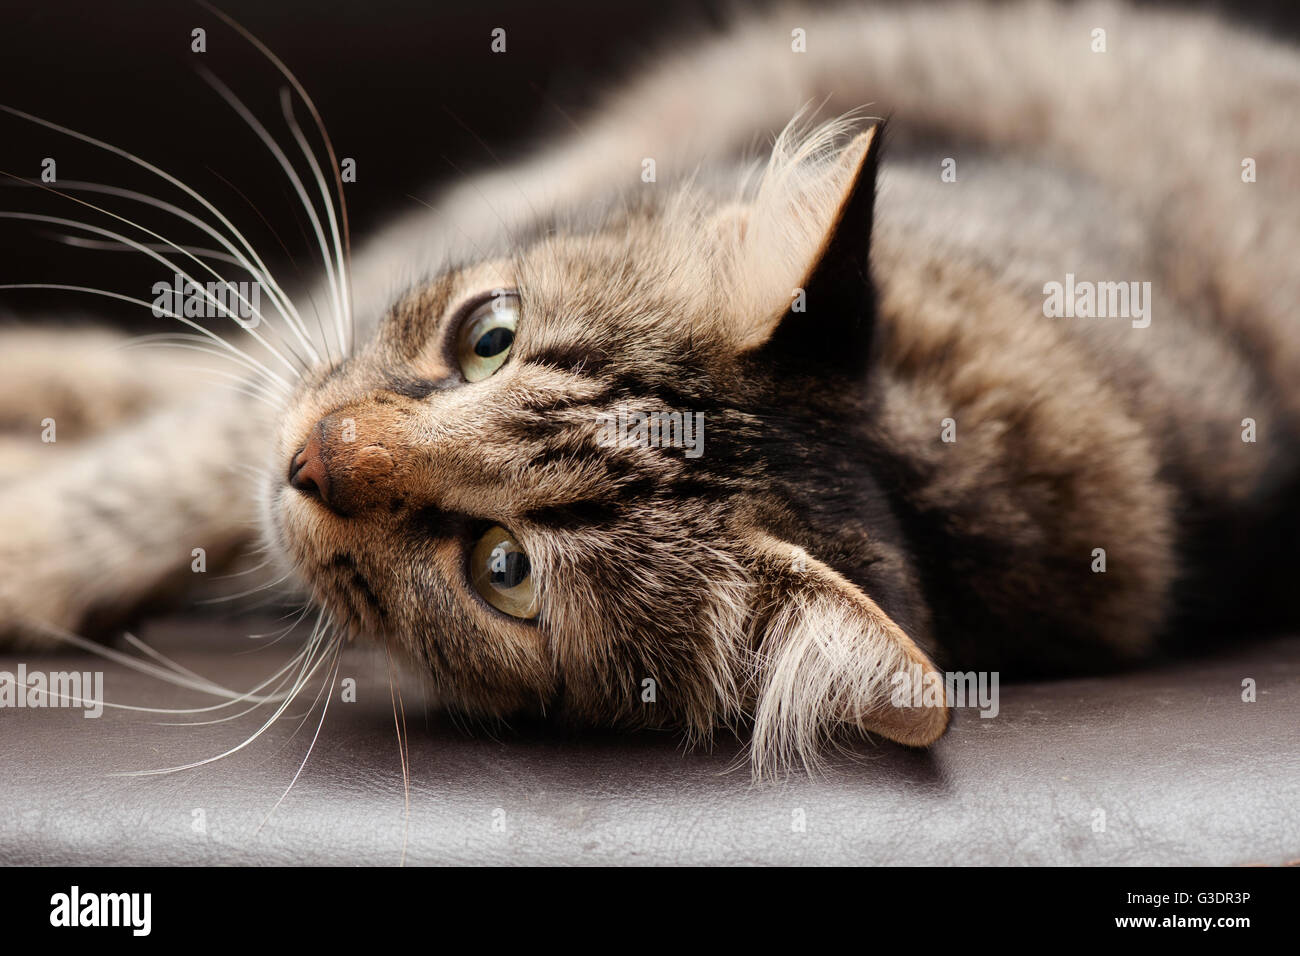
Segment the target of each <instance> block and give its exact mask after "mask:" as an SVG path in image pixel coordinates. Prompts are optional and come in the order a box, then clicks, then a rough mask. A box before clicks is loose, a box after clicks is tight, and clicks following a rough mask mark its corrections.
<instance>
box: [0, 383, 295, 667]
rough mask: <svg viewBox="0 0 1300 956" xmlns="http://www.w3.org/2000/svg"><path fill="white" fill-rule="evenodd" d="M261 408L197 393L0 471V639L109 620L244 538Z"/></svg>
mask: <svg viewBox="0 0 1300 956" xmlns="http://www.w3.org/2000/svg"><path fill="white" fill-rule="evenodd" d="M269 413H270V409H269V408H268V407H267V406H266V405H265V404H263V403H261V402H259V401H257V400H254V399H252V398H248V397H245V396H243V395H240V394H238V393H234V392H230V391H228V390H225V389H213V390H209V391H207V392H201V393H199V394H197V395H192V396H190V397H189V398H187V399H185V400H182V401H179V402H176V403H175V404H173V405H171V406H170V407H162V408H159V409H156V410H154V411H152V412H148V413H146V414H145V415H143V417H140V418H138V419H136V420H134V421H132V422H130V423H128V424H126V425H125V426H122V427H119V428H116V429H110V430H108V431H106V432H103V433H101V434H99V435H98V436H96V437H93V438H90V439H89V440H87V441H85V442H83V443H80V444H77V445H74V446H73V447H70V448H68V449H66V450H64V451H62V452H60V453H59V455H58V457H57V459H53V460H51V461H50V462H48V463H46V464H44V465H42V466H41V467H38V468H37V469H35V470H34V471H27V472H25V473H22V474H19V475H17V476H14V477H11V478H10V479H9V480H7V481H4V482H0V516H3V518H2V519H0V520H3V526H4V527H3V532H2V533H0V640H5V641H6V642H15V641H16V642H19V643H26V644H32V643H47V642H49V641H50V640H52V637H51V634H52V632H53V631H57V630H59V629H65V630H70V631H74V632H78V633H85V632H86V631H88V630H89V631H92V632H99V631H102V630H105V629H107V628H111V627H115V626H118V625H120V624H122V623H124V622H126V621H128V620H129V619H130V618H131V617H133V616H134V615H136V614H138V613H139V612H140V611H142V610H143V609H146V608H148V607H150V606H153V605H155V604H156V603H158V602H160V601H163V600H164V599H166V598H168V597H172V596H175V595H177V594H179V593H181V592H183V591H185V590H186V589H187V587H188V586H189V585H192V584H194V583H195V581H196V579H198V578H199V577H201V576H202V575H204V574H206V573H207V572H209V571H211V570H215V569H217V568H218V567H219V566H220V564H221V562H222V561H223V560H224V559H226V558H228V557H229V556H231V555H232V554H234V553H236V552H238V551H239V550H240V549H241V547H242V546H244V545H247V544H248V543H249V541H250V539H251V538H252V537H253V535H254V523H255V519H256V508H257V505H256V502H257V500H258V498H259V492H258V489H259V485H260V486H261V487H262V488H265V487H267V486H266V481H267V479H266V478H262V477H260V476H259V475H258V474H257V471H258V469H260V468H261V467H262V466H264V465H266V449H267V447H268V445H269V438H270V435H271V428H272V424H271V421H270V416H269ZM33 440H37V441H38V440H39V439H38V438H34V439H33Z"/></svg>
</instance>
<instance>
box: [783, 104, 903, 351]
mask: <svg viewBox="0 0 1300 956" xmlns="http://www.w3.org/2000/svg"><path fill="white" fill-rule="evenodd" d="M882 129H883V124H879V123H878V124H876V125H875V126H873V127H871V129H869V130H867V131H866V132H864V133H860V134H859V135H858V136H857V137H856V138H855V139H854V140H853V141H852V142H851V143H850V144H849V145H848V146H847V147H846V148H845V149H844V150H843V152H842V153H841V154H840V159H839V166H838V167H837V168H836V169H835V170H834V171H833V174H834V176H835V180H834V181H835V182H836V188H837V194H838V199H837V201H836V202H835V203H834V204H833V205H832V206H831V213H830V216H829V219H828V220H827V222H826V224H825V231H824V233H823V234H822V237H821V242H820V244H819V245H818V246H817V249H816V252H815V253H814V255H813V259H812V262H811V264H810V265H809V266H808V268H807V271H806V272H805V274H804V278H803V280H802V282H801V283H800V285H799V286H798V288H796V289H794V290H792V292H791V293H790V299H789V306H788V308H786V310H785V313H784V315H782V316H781V317H780V318H779V319H778V320H777V322H776V325H775V327H774V329H773V331H772V334H771V336H770V337H769V338H768V340H767V342H766V343H765V344H764V345H763V346H762V348H761V349H760V350H759V351H760V352H761V354H762V356H763V358H764V359H766V360H768V361H771V362H774V363H776V364H787V363H788V364H797V365H802V366H805V367H807V368H810V369H813V370H816V371H819V372H825V371H827V370H828V369H831V368H837V369H839V370H841V371H843V372H846V373H848V374H859V373H861V372H862V371H863V370H864V369H865V367H866V365H867V360H868V356H869V352H870V348H871V338H872V333H873V331H874V329H875V295H874V293H873V290H872V286H871V275H870V270H869V268H868V251H869V249H870V245H871V224H872V216H873V212H874V207H875V200H876V172H877V169H878V167H879V158H880V141H881V130H882Z"/></svg>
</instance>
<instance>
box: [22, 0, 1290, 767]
mask: <svg viewBox="0 0 1300 956" xmlns="http://www.w3.org/2000/svg"><path fill="white" fill-rule="evenodd" d="M1099 31H1100V32H1099ZM808 104H815V105H816V107H815V108H819V109H820V110H822V111H823V112H822V113H821V115H822V116H839V117H842V118H841V119H838V120H835V121H832V122H829V123H825V122H823V123H822V124H821V125H813V124H811V123H810V122H806V121H799V122H795V123H791V122H790V121H791V119H792V117H798V116H804V117H806V116H807V115H808V114H807V113H806V112H802V113H801V111H803V110H804V109H805V108H806V107H807V106H808ZM864 110H865V111H871V112H872V113H875V114H881V115H886V116H888V122H887V124H885V123H882V122H879V121H875V120H869V119H866V118H865V114H864V113H863V112H861V111H864ZM854 111H859V112H854ZM578 125H579V126H580V128H581V132H580V133H578V134H575V135H570V136H568V137H567V138H562V139H559V140H557V141H553V142H549V143H546V144H543V145H541V146H540V147H539V149H538V150H537V152H536V153H535V154H534V155H533V156H532V157H531V158H528V159H525V160H523V161H522V162H518V163H516V164H513V165H510V166H507V167H504V168H498V169H495V170H494V171H491V172H487V173H485V174H482V175H480V176H477V177H475V178H473V179H470V180H468V181H466V182H463V183H460V184H458V185H457V186H456V187H455V188H452V189H451V190H450V191H448V192H446V193H445V194H443V195H442V196H441V197H439V198H438V199H437V200H436V201H435V202H434V203H433V204H432V208H431V211H429V210H424V211H421V212H418V213H415V214H412V215H410V216H409V217H407V218H406V219H404V220H402V221H399V222H397V223H395V224H394V225H393V226H391V227H390V228H389V229H388V230H386V231H384V232H383V233H382V234H380V235H378V236H375V237H372V238H371V239H370V241H369V242H368V244H367V245H366V246H365V247H364V248H363V249H362V250H361V251H360V252H359V254H358V255H357V257H356V258H355V260H354V261H352V262H351V264H350V268H348V264H347V263H346V262H345V261H344V257H343V256H341V255H335V248H333V247H332V244H329V243H323V244H322V248H323V249H325V250H326V252H327V255H326V256H325V261H326V264H327V278H326V280H325V283H324V285H323V287H322V291H320V292H319V293H318V294H317V295H316V298H317V299H318V300H322V301H332V302H333V303H334V310H335V311H334V317H335V325H334V326H333V327H332V328H329V327H327V330H326V331H317V332H315V334H314V335H313V334H311V333H310V332H307V330H306V328H305V326H302V327H301V328H300V327H299V326H298V325H296V324H295V323H294V321H293V314H292V308H291V301H290V300H289V298H288V297H287V296H284V297H283V299H281V298H280V297H278V296H276V295H274V294H273V293H274V292H275V290H276V289H277V288H278V287H276V286H274V285H273V284H272V283H271V282H270V277H269V276H266V275H265V274H258V273H257V271H256V266H255V264H254V265H251V266H250V269H252V271H253V273H254V277H255V278H257V279H259V281H262V282H263V284H264V285H265V286H266V288H267V290H268V291H267V292H265V293H264V294H263V296H262V301H263V305H264V311H265V312H266V314H267V316H268V321H267V322H266V323H265V324H264V325H262V326H261V327H260V329H251V330H245V329H242V328H241V327H239V326H237V325H235V324H234V323H232V322H230V321H228V320H227V319H214V320H211V321H209V322H208V325H209V326H210V327H211V328H214V329H217V330H218V331H219V332H220V335H221V337H222V338H223V339H224V340H226V341H229V342H231V343H234V344H235V345H237V346H238V347H239V349H240V353H239V355H238V356H235V357H234V359H235V360H236V361H238V362H243V363H245V364H246V365H251V366H252V369H251V370H250V371H249V372H248V377H247V379H246V381H245V382H244V384H243V385H241V387H240V388H239V390H238V391H237V392H236V393H235V394H233V395H232V394H231V393H230V392H229V391H225V390H220V389H207V388H203V387H200V386H198V385H195V384H192V383H191V382H190V379H191V378H192V376H185V377H184V380H182V376H179V375H177V374H176V373H175V372H174V371H171V372H169V371H168V370H167V368H166V365H165V363H162V362H159V363H157V364H153V365H148V366H143V367H144V368H147V369H148V372H147V377H146V378H145V380H144V381H143V384H142V373H141V368H142V366H140V365H138V364H134V363H131V362H126V361H125V360H122V359H120V358H115V359H112V360H111V361H110V360H107V359H103V358H101V357H100V356H101V355H103V354H104V352H103V349H102V348H99V347H97V346H96V343H95V342H94V341H92V340H91V339H87V338H86V337H85V335H84V334H82V333H65V334H63V335H62V336H59V335H56V334H54V333H38V332H32V331H25V332H17V331H10V332H8V333H6V337H5V338H4V340H3V341H4V346H3V360H2V364H3V368H2V369H0V408H3V409H4V420H5V422H6V423H7V424H8V425H10V426H11V434H10V437H9V438H7V439H6V441H7V444H6V445H5V446H4V447H5V448H6V449H8V454H9V455H10V456H11V457H10V458H9V459H8V465H7V467H6V471H5V477H4V479H3V482H2V483H0V512H2V513H3V514H4V516H5V517H4V533H3V538H2V539H0V628H2V629H3V630H4V631H5V632H6V634H8V635H9V637H10V638H11V639H13V640H19V641H29V642H30V641H33V640H36V641H39V640H49V639H51V638H53V637H55V636H57V635H59V634H63V633H65V632H80V633H85V632H86V631H88V630H90V629H102V628H106V627H111V626H113V625H116V624H120V623H121V622H122V621H125V620H127V619H129V618H130V617H131V616H134V615H137V614H139V613H141V612H142V611H143V610H146V609H148V608H150V607H154V606H156V605H157V603H158V602H159V601H160V600H161V599H163V598H164V597H166V596H167V595H169V594H174V593H175V592H176V590H177V589H178V588H182V587H184V585H185V583H186V582H187V581H189V580H192V579H193V578H194V575H193V574H191V573H190V565H191V554H192V549H193V548H195V547H203V548H204V549H205V550H206V553H207V555H208V556H209V561H211V562H216V561H217V560H218V559H219V558H222V557H230V556H234V555H236V554H238V553H240V552H241V550H247V549H248V548H250V547H256V546H257V545H258V544H259V543H260V544H262V545H264V546H266V547H267V548H269V549H270V552H271V553H272V554H273V555H274V556H275V558H276V560H277V561H279V562H281V563H282V565H283V568H284V572H285V573H288V572H292V574H293V576H294V579H295V580H296V581H298V582H299V583H300V585H301V586H302V587H303V588H304V589H305V590H306V591H307V592H308V593H309V594H310V595H311V597H312V599H313V600H314V601H315V602H316V604H317V605H318V606H319V607H320V608H321V611H322V621H323V625H322V626H325V627H329V628H332V629H333V632H337V633H338V634H339V635H345V636H348V637H352V636H356V637H363V638H365V639H369V640H373V641H376V642H381V643H382V644H383V645H385V646H387V647H388V648H389V649H390V650H391V651H393V652H398V653H400V655H401V656H402V657H403V658H404V659H406V660H407V661H408V662H410V663H411V664H413V665H414V666H415V667H416V668H418V669H420V670H421V671H423V672H424V673H425V674H427V676H428V680H429V682H430V683H431V685H432V688H433V689H434V691H435V693H436V697H437V699H438V700H439V701H440V702H441V703H442V704H443V705H444V706H446V707H448V708H452V709H455V710H458V711H461V712H465V713H468V714H473V715H479V716H508V715H515V714H532V715H540V716H544V717H546V718H548V719H555V720H559V721H564V722H573V723H578V724H595V725H608V726H619V727H633V726H669V727H677V728H681V729H682V730H683V731H684V732H685V733H686V735H687V736H688V737H689V738H691V739H695V740H699V739H703V738H707V737H708V735H709V734H710V733H711V732H713V731H714V730H715V729H716V728H719V727H724V726H733V727H737V728H741V729H743V730H744V732H746V733H748V734H749V735H750V738H751V740H752V748H751V750H752V754H753V763H754V767H755V769H756V771H758V772H760V773H763V772H767V771H769V770H776V769H780V768H783V767H788V766H790V765H791V764H792V763H793V764H797V763H800V762H807V763H811V762H814V761H815V760H816V759H817V755H818V753H819V752H822V750H823V749H824V747H825V745H826V744H827V743H829V742H831V741H834V740H843V739H845V738H846V737H847V738H852V737H853V736H854V735H857V734H863V733H866V734H876V735H880V736H883V737H886V738H889V739H892V740H895V741H899V742H901V743H904V744H909V745H926V744H930V743H931V742H933V741H934V740H936V739H937V738H938V737H939V736H940V735H941V734H942V733H943V732H944V729H945V727H946V726H947V724H948V720H949V710H948V708H947V707H946V706H943V705H942V704H940V705H938V706H920V707H917V706H902V705H900V703H899V702H898V701H897V700H896V699H894V698H893V697H892V695H891V688H892V687H894V686H895V685H896V680H895V675H898V674H900V673H904V672H906V673H915V674H926V675H929V674H936V675H937V674H939V673H940V672H939V671H938V668H940V667H943V668H946V669H950V670H952V669H957V670H960V669H979V670H985V671H1000V672H1002V674H1003V676H1004V678H1005V677H1014V676H1018V675H1025V674H1030V673H1046V672H1062V671H1078V670H1080V669H1096V668H1098V667H1107V666H1114V665H1123V664H1125V663H1127V662H1132V661H1136V660H1139V659H1142V658H1143V657H1145V656H1149V655H1151V654H1153V653H1156V652H1157V651H1159V650H1161V649H1162V648H1164V647H1168V646H1171V645H1178V644H1181V643H1183V642H1185V641H1187V640H1191V639H1192V638H1193V637H1194V636H1203V635H1208V636H1210V637H1211V638H1213V639H1217V640H1221V641H1222V640H1231V639H1235V638H1236V637H1238V636H1240V635H1242V634H1245V633H1246V632H1247V631H1249V630H1251V629H1253V628H1258V627H1265V626H1269V625H1270V624H1274V623H1276V622H1277V621H1280V620H1284V619H1286V618H1287V615H1288V612H1289V611H1290V609H1291V607H1292V603H1291V601H1290V595H1289V594H1288V593H1287V589H1288V588H1289V586H1290V580H1291V577H1292V576H1293V575H1294V574H1295V572H1296V571H1297V569H1298V568H1300V560H1297V559H1298V558H1300V548H1297V545H1296V532H1297V530H1300V320H1297V318H1296V316H1295V314H1294V313H1295V309H1296V303H1297V302H1300V266H1298V265H1297V238H1300V56H1297V54H1296V51H1295V50H1294V49H1292V48H1291V47H1289V46H1286V45H1284V44H1282V43H1279V42H1275V41H1271V40H1269V39H1266V38H1263V37H1260V36H1256V35H1252V34H1250V33H1247V32H1244V31H1239V30H1237V29H1234V28H1230V27H1228V26H1225V25H1223V24H1221V23H1219V22H1216V21H1215V20H1213V19H1211V18H1207V17H1201V16H1186V15H1176V14H1171V13H1165V12H1152V11H1139V10H1134V9H1131V8H1129V7H1127V6H1125V5H1120V4H1111V3H1088V4H1080V5H1073V6H1066V7H1061V6H1056V5H1047V4H1040V3H1012V4H1005V5H998V6H985V5H980V4H971V3H960V2H958V3H944V4H938V5H919V4H907V5H901V6H885V5H881V6H878V7H876V6H874V5H873V6H872V7H870V8H864V5H855V6H853V7H852V8H849V9H844V10H839V11H829V12H827V11H822V12H809V11H803V10H780V11H776V12H769V13H766V14H764V15H762V16H760V17H757V18H752V19H746V20H743V21H742V22H740V23H738V24H736V25H734V26H733V27H732V28H730V29H729V30H727V31H725V32H724V33H723V35H721V36H717V37H712V38H708V39H705V40H698V39H697V40H694V41H692V42H691V43H689V44H687V45H686V46H684V47H682V48H679V49H678V50H677V51H675V52H671V53H669V54H668V55H666V56H664V57H663V58H661V59H660V60H659V61H658V62H657V63H656V64H655V65H654V66H653V68H651V69H650V70H649V71H648V72H646V73H645V74H644V75H642V76H640V78H637V79H634V80H633V81H632V82H630V84H629V85H626V86H624V87H623V88H622V89H621V90H619V91H618V92H617V93H616V94H615V95H613V96H612V97H610V98H608V99H607V100H606V101H605V103H604V105H603V106H602V107H601V108H599V109H597V110H595V111H594V112H593V113H592V115H590V116H588V117H586V118H585V120H583V121H582V122H580V123H579V124H578ZM886 125H887V127H888V128H887V129H886V128H885V127H886ZM782 130H784V132H782ZM765 137H766V138H767V142H768V143H771V142H773V139H772V137H775V140H774V142H775V146H774V147H772V148H771V149H770V152H768V153H767V155H764V156H759V157H755V154H754V149H755V145H756V144H760V143H762V142H763V141H764V138H765ZM304 168H305V167H304ZM327 168H328V167H327ZM191 207H193V211H194V212H195V213H196V214H199V215H200V216H202V217H204V218H205V219H206V220H208V221H211V222H214V223H215V222H216V221H217V220H216V216H215V215H212V214H208V213H206V212H205V211H204V209H203V208H202V207H201V206H200V205H198V204H196V203H194V202H190V203H189V205H188V206H187V208H191ZM212 212H213V213H215V210H214V211H212ZM333 212H334V211H333V209H332V208H331V209H330V210H329V222H330V223H333V222H334V216H333ZM323 218H324V214H322V221H323ZM114 228H115V229H118V228H122V227H121V226H120V223H119V224H117V225H116V226H114ZM250 258H251V257H250ZM170 261H176V262H180V263H182V265H184V266H185V268H187V269H190V270H192V271H194V272H195V273H196V274H197V271H198V270H197V268H196V267H195V266H194V265H193V263H190V262H188V260H185V259H184V257H182V256H180V255H179V254H176V255H173V256H171V257H170ZM242 278H247V276H242ZM1094 293H1095V294H1094ZM276 303H279V307H278V309H277V311H275V312H273V311H272V309H271V305H275V304H276ZM100 344H102V343H100ZM290 346H292V347H293V348H294V352H293V354H291V353H290V352H289V347H290ZM294 355H298V356H301V360H299V359H298V358H295V357H294ZM54 386H57V387H54ZM46 417H50V418H54V419H56V420H57V421H58V422H59V423H60V427H61V428H63V430H64V432H65V433H67V434H75V433H76V431H77V430H78V429H80V430H81V431H83V432H85V433H87V434H88V435H89V433H91V432H94V434H93V435H91V436H90V437H87V439H86V440H85V441H84V442H80V443H79V444H77V445H76V446H75V447H72V448H69V449H67V450H60V452H59V453H58V457H57V458H53V457H51V458H50V460H49V461H40V460H37V457H38V454H39V453H43V452H44V451H45V449H42V448H40V446H39V445H38V444H36V443H37V441H38V440H37V438H36V437H35V436H36V435H37V434H38V423H39V422H40V421H41V420H42V419H44V418H46ZM691 424H695V426H696V427H695V429H694V432H693V434H692V442H693V443H689V442H687V441H685V440H684V436H685V435H686V434H687V426H689V425H691ZM652 425H653V426H654V427H651V426H652ZM250 467H255V468H256V469H257V471H258V476H257V478H256V479H255V481H254V480H253V479H251V478H250V477H249V471H250ZM254 526H256V527H257V528H259V529H260V537H259V536H258V535H256V534H254V532H253V529H254ZM1294 617H1295V615H1294V614H1293V613H1291V614H1290V619H1291V620H1294ZM648 688H649V689H650V690H652V691H653V692H648V690H647V689H648Z"/></svg>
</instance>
